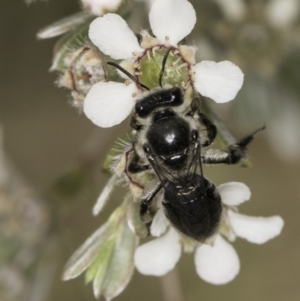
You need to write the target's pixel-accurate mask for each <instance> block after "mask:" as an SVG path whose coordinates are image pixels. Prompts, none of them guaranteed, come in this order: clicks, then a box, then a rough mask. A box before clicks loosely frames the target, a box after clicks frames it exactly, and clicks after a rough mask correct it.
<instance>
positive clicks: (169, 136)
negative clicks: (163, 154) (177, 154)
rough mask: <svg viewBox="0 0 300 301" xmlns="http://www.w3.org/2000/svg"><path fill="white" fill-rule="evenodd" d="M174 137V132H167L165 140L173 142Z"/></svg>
mask: <svg viewBox="0 0 300 301" xmlns="http://www.w3.org/2000/svg"><path fill="white" fill-rule="evenodd" d="M174 139H175V135H174V134H169V135H167V137H166V140H167V142H168V143H172V142H174Z"/></svg>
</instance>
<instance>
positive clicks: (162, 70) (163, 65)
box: [159, 48, 172, 88]
mask: <svg viewBox="0 0 300 301" xmlns="http://www.w3.org/2000/svg"><path fill="white" fill-rule="evenodd" d="M171 50H172V48H169V49H168V50H167V52H166V54H165V55H164V58H163V60H162V67H161V70H160V74H159V85H160V87H161V88H162V78H163V76H164V73H165V67H166V62H167V59H168V56H169V53H170V51H171Z"/></svg>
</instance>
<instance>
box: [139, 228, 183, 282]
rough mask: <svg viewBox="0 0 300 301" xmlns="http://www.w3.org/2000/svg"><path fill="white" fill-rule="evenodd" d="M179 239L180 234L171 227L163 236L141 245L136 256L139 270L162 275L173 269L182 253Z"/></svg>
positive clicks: (148, 273)
mask: <svg viewBox="0 0 300 301" xmlns="http://www.w3.org/2000/svg"><path fill="white" fill-rule="evenodd" d="M179 240H180V237H179V235H178V234H177V233H176V232H175V230H173V229H172V228H170V230H169V231H168V232H167V233H166V234H165V235H163V236H162V237H160V238H157V239H154V240H152V241H150V242H148V243H145V244H143V245H141V246H139V247H138V248H137V249H136V251H135V256H134V262H135V266H136V268H137V269H138V271H139V272H140V273H142V274H144V275H153V276H162V275H165V274H166V273H168V272H169V271H171V270H172V269H173V268H174V267H175V265H176V263H177V261H178V260H179V258H180V255H181V245H180V244H179Z"/></svg>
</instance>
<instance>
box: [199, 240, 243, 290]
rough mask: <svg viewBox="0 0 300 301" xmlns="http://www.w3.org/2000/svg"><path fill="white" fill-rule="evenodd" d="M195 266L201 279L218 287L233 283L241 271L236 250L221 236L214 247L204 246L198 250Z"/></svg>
mask: <svg viewBox="0 0 300 301" xmlns="http://www.w3.org/2000/svg"><path fill="white" fill-rule="evenodd" d="M195 264H196V271H197V274H198V275H199V277H200V278H202V279H203V280H205V281H207V282H209V283H212V284H216V285H220V284H226V283H228V282H230V281H232V280H233V279H234V278H235V276H236V275H237V274H238V273H239V270H240V261H239V257H238V255H237V253H236V251H235V249H234V248H233V247H232V245H231V244H229V243H228V242H227V241H226V240H225V239H224V238H222V237H221V236H220V235H218V236H217V239H216V241H215V243H214V246H209V245H202V246H201V247H199V248H198V249H197V251H196V254H195Z"/></svg>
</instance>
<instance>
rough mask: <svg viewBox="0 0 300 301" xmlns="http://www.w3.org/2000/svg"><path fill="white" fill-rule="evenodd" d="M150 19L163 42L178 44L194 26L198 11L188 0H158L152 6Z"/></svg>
mask: <svg viewBox="0 0 300 301" xmlns="http://www.w3.org/2000/svg"><path fill="white" fill-rule="evenodd" d="M149 21H150V25H151V29H152V31H153V33H154V34H155V36H156V37H157V38H158V39H159V40H160V41H161V42H162V43H165V44H166V45H172V46H177V43H178V42H179V41H181V40H182V39H183V38H185V37H186V36H187V35H188V34H189V33H190V32H191V31H192V29H193V28H194V26H195V23H196V13H195V10H194V8H193V6H192V5H191V3H189V2H188V1H187V0H158V1H155V2H154V4H153V6H152V8H151V11H150V14H149Z"/></svg>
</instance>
